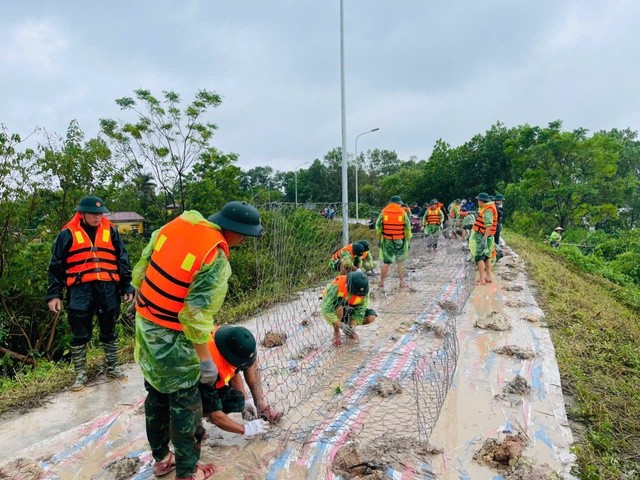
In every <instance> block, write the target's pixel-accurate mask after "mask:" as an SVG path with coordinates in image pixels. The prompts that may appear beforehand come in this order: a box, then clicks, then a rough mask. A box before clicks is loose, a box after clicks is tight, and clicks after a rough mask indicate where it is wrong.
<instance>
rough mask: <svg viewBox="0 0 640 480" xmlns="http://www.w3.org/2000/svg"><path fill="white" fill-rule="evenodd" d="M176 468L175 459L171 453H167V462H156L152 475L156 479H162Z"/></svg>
mask: <svg viewBox="0 0 640 480" xmlns="http://www.w3.org/2000/svg"><path fill="white" fill-rule="evenodd" d="M175 468H176V457H175V455H174V454H173V452H169V460H165V461H160V462H158V461H157V460H156V463H155V464H154V465H153V474H154V475H155V476H156V477H162V476H164V475H166V474H167V473H169V472H172V471H174V470H175Z"/></svg>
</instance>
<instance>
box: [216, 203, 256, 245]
mask: <svg viewBox="0 0 640 480" xmlns="http://www.w3.org/2000/svg"><path fill="white" fill-rule="evenodd" d="M209 221H210V222H211V223H215V224H216V225H218V226H219V227H220V228H222V229H224V230H229V231H231V232H236V233H240V234H242V235H247V236H248V237H261V236H262V235H264V231H265V230H264V227H263V226H262V225H261V224H260V213H258V210H257V209H256V208H255V207H254V206H253V205H249V204H248V203H247V202H238V201H233V202H229V203H227V204H226V205H225V206H224V207H222V210H220V211H219V212H218V213H214V214H213V215H210V216H209Z"/></svg>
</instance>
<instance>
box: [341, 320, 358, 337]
mask: <svg viewBox="0 0 640 480" xmlns="http://www.w3.org/2000/svg"><path fill="white" fill-rule="evenodd" d="M340 330H342V331H343V332H344V334H345V335H347V336H348V337H353V336H354V335H355V333H356V329H355V328H353V327H352V326H351V325H349V324H348V323H343V324H342V327H340Z"/></svg>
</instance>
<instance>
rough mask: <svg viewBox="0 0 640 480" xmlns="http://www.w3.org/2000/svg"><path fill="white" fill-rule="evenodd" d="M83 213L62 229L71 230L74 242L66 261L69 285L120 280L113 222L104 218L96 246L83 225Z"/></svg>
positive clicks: (97, 231) (74, 217) (97, 235)
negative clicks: (112, 235)
mask: <svg viewBox="0 0 640 480" xmlns="http://www.w3.org/2000/svg"><path fill="white" fill-rule="evenodd" d="M81 219H82V213H80V212H77V213H76V214H75V215H74V216H73V218H72V219H71V220H70V221H69V222H68V223H67V224H66V225H65V226H64V227H62V230H64V229H66V228H68V229H69V231H70V232H71V238H72V239H73V243H72V244H71V249H70V250H69V253H68V255H67V258H66V259H65V266H66V274H67V286H71V285H75V284H78V283H86V282H94V281H102V282H117V281H119V280H120V275H119V274H118V264H117V260H118V259H117V258H116V249H115V247H114V246H113V243H111V223H110V222H109V220H107V219H106V218H104V217H102V219H101V220H100V225H98V228H97V230H96V238H95V240H94V243H92V242H91V239H90V238H89V235H87V232H85V231H84V229H83V228H82V227H81V226H80V220H81Z"/></svg>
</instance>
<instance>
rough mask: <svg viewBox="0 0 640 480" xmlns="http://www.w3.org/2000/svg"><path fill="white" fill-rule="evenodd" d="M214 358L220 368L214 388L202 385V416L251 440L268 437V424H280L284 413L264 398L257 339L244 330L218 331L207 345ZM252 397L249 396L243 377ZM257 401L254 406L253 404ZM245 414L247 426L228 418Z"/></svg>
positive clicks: (227, 326) (230, 328)
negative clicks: (235, 414)
mask: <svg viewBox="0 0 640 480" xmlns="http://www.w3.org/2000/svg"><path fill="white" fill-rule="evenodd" d="M208 347H209V351H210V352H211V358H212V359H213V362H214V363H215V365H216V367H217V368H218V379H217V381H216V383H215V385H209V384H204V383H200V384H199V386H198V387H199V389H200V396H201V397H202V413H203V415H204V416H205V417H207V418H208V419H209V420H210V421H211V423H213V424H214V425H215V426H217V427H218V428H220V429H222V430H225V431H227V432H231V433H239V434H241V435H244V436H246V437H252V436H254V435H258V434H260V433H265V432H266V431H267V430H268V428H269V423H275V422H278V421H279V420H280V419H281V418H282V413H279V412H277V411H276V410H274V409H273V408H272V407H271V406H269V405H268V404H267V403H266V401H265V398H264V393H263V390H262V382H261V381H260V373H259V372H258V368H257V363H258V362H257V350H256V339H255V337H254V336H253V334H252V333H251V332H250V331H249V330H248V329H246V328H245V327H232V326H229V325H224V326H221V327H215V329H214V330H213V333H212V335H211V341H210V342H209V343H208ZM240 372H242V376H244V380H245V381H246V382H247V386H248V387H249V391H250V392H251V395H252V397H253V399H252V397H251V396H247V393H246V391H245V388H244V382H243V381H242V377H241V376H240V375H238V373H240ZM254 400H255V404H254ZM231 412H238V413H242V418H243V419H244V420H247V423H245V424H241V423H237V422H235V421H234V420H232V419H231V418H230V417H229V416H228V415H227V414H228V413H231Z"/></svg>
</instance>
